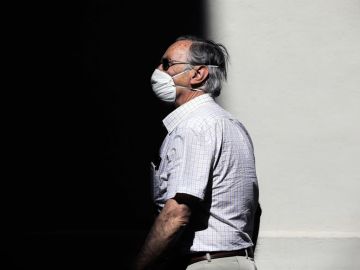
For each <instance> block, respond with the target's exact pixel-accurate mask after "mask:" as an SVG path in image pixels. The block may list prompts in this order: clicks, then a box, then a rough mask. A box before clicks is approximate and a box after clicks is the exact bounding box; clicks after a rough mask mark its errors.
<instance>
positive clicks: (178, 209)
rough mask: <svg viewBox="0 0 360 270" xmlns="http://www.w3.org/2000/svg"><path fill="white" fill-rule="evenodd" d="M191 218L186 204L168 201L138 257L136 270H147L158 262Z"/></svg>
mask: <svg viewBox="0 0 360 270" xmlns="http://www.w3.org/2000/svg"><path fill="white" fill-rule="evenodd" d="M189 217H190V209H189V207H187V206H186V205H184V204H181V205H180V204H178V203H177V202H176V201H175V200H173V199H170V200H168V201H167V202H166V204H165V206H164V208H163V210H162V211H161V212H160V214H159V216H158V217H157V218H156V219H155V222H154V224H153V226H152V228H151V230H150V232H149V234H148V236H147V237H146V240H145V243H144V245H143V247H142V248H141V250H140V252H139V254H138V256H137V260H136V262H135V270H142V269H147V267H149V266H150V265H151V264H152V263H153V262H154V261H156V259H158V258H159V256H160V255H162V254H163V253H164V251H166V250H167V248H168V247H169V246H170V245H171V244H172V243H173V241H174V239H175V238H176V236H177V234H178V233H180V231H181V228H183V227H184V226H185V225H186V224H187V223H188V221H189Z"/></svg>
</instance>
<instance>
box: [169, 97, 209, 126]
mask: <svg viewBox="0 0 360 270" xmlns="http://www.w3.org/2000/svg"><path fill="white" fill-rule="evenodd" d="M209 102H215V101H214V99H213V98H212V97H211V96H210V94H203V95H200V96H198V97H196V98H194V99H192V100H190V101H188V102H186V103H184V104H183V105H181V106H179V107H178V108H176V109H175V110H174V111H172V112H171V113H170V114H168V115H167V116H166V117H165V118H164V119H163V124H164V126H165V127H166V129H167V131H168V132H169V133H170V132H171V131H173V130H174V129H175V128H176V126H177V125H178V124H180V123H181V122H182V121H183V120H184V119H186V118H187V117H188V116H189V115H190V114H192V113H193V112H194V111H195V110H196V109H197V108H198V107H199V106H200V105H202V104H204V103H209Z"/></svg>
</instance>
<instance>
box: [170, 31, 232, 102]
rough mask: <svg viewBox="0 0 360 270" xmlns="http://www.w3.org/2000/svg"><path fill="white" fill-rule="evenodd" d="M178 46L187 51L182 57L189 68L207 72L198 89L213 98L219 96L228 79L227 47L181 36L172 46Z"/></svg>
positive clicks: (192, 37)
mask: <svg viewBox="0 0 360 270" xmlns="http://www.w3.org/2000/svg"><path fill="white" fill-rule="evenodd" d="M177 44H179V48H178V49H179V51H181V50H183V51H184V50H185V52H182V56H184V57H185V58H184V60H185V62H188V63H189V64H188V68H193V69H195V70H196V71H198V72H200V71H205V74H207V76H205V77H202V78H201V81H199V82H198V85H196V88H198V89H201V90H203V91H204V92H206V93H209V94H211V95H212V96H213V97H216V96H219V95H220V92H221V89H222V84H223V82H224V81H226V79H227V65H228V61H229V54H228V51H227V49H226V48H225V46H224V45H222V44H220V43H216V42H214V41H212V40H206V39H202V38H198V37H194V36H180V37H178V38H177V39H176V42H175V43H174V44H173V45H172V46H176V45H177ZM169 48H171V46H170V47H169ZM178 53H180V52H178Z"/></svg>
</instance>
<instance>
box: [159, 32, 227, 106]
mask: <svg viewBox="0 0 360 270" xmlns="http://www.w3.org/2000/svg"><path fill="white" fill-rule="evenodd" d="M228 58H229V56H228V52H227V50H226V48H225V47H224V46H223V45H221V44H219V43H215V42H213V41H211V40H205V39H200V38H197V37H194V36H181V37H179V38H177V39H176V40H175V42H174V43H173V44H171V45H170V46H169V47H168V49H167V50H166V52H165V53H164V55H163V57H162V59H161V63H160V65H159V66H158V70H155V72H154V73H153V76H152V85H153V89H154V91H155V93H156V94H157V95H158V97H159V98H160V99H162V100H163V101H166V102H169V103H174V102H175V104H176V105H181V104H183V103H185V102H187V101H189V100H191V99H192V98H194V97H196V96H199V95H201V94H203V93H209V94H211V95H212V96H213V97H216V96H218V95H219V94H220V91H221V88H222V83H223V82H224V81H225V80H226V78H227V71H226V68H227V63H228Z"/></svg>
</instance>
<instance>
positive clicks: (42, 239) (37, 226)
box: [3, 0, 205, 269]
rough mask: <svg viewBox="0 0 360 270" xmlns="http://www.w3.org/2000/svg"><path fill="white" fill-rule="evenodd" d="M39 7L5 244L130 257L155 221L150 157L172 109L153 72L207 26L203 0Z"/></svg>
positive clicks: (73, 257) (112, 258) (121, 265)
mask: <svg viewBox="0 0 360 270" xmlns="http://www.w3.org/2000/svg"><path fill="white" fill-rule="evenodd" d="M28 11H29V13H28V14H29V15H28V17H29V18H28V17H26V18H25V17H24V21H22V22H21V24H22V25H23V26H24V27H26V25H27V24H28V25H29V26H28V27H27V28H29V31H30V30H31V31H34V32H29V38H28V39H27V43H26V44H28V45H27V46H28V47H27V48H28V50H27V51H26V54H28V55H29V58H31V61H32V62H31V64H32V65H29V68H28V69H27V70H26V76H25V74H24V76H25V77H22V78H26V79H24V81H23V84H24V87H25V86H26V89H32V91H33V93H32V94H29V95H28V96H29V99H27V100H26V102H24V104H25V105H24V107H23V108H22V110H23V111H22V112H21V113H22V118H23V123H24V124H23V125H22V126H21V128H20V131H19V132H18V134H19V139H18V140H17V148H16V150H14V153H15V154H16V156H17V158H18V160H19V161H18V163H17V171H19V172H21V173H19V179H22V182H21V184H20V183H19V184H18V183H17V182H16V181H13V182H12V184H11V189H12V190H14V192H13V193H14V194H12V196H11V197H12V200H11V209H10V210H9V218H8V220H9V224H8V225H9V227H8V229H7V233H6V242H4V243H5V244H4V248H3V249H4V250H5V251H6V254H7V257H8V258H9V260H8V262H10V263H11V264H12V265H13V267H14V268H19V269H32V268H36V269H39V268H41V269H42V268H44V269H45V268H46V269H57V268H59V269H65V268H68V267H71V268H72V267H76V268H79V269H86V268H88V267H89V266H95V267H99V269H115V268H116V269H126V268H127V267H128V266H129V264H130V262H131V260H132V258H133V256H134V254H135V253H136V252H137V251H138V248H139V246H140V245H141V244H142V242H143V240H144V237H145V235H146V233H147V232H148V230H149V227H150V225H151V224H152V221H153V217H154V216H153V214H154V213H153V208H152V204H151V200H150V186H149V177H148V176H149V171H148V168H149V162H150V160H151V159H152V157H153V156H154V155H156V154H157V151H158V148H159V146H160V143H161V141H162V139H163V136H164V135H165V130H164V129H163V127H162V123H161V120H162V118H163V117H164V116H165V115H166V114H167V113H168V109H167V108H165V107H162V105H161V104H160V103H159V101H158V100H157V99H156V98H155V97H154V96H153V94H152V91H151V88H150V76H151V74H152V72H153V70H154V68H155V67H156V66H157V65H158V62H159V60H160V57H161V56H162V54H163V52H164V51H165V49H166V48H167V46H168V45H169V44H170V43H172V42H173V41H174V39H175V38H176V37H177V36H179V35H182V34H194V35H200V36H203V34H204V27H205V21H204V19H205V18H204V13H203V11H204V6H203V1H192V0H186V1H182V2H181V3H178V2H176V3H175V2H174V3H172V2H171V1H151V2H147V1H144V2H135V1H94V0H93V1H75V2H74V1H72V2H62V3H61V4H60V3H57V4H50V3H49V4H47V6H42V9H38V7H33V8H32V9H29V10H28ZM40 11H41V12H40ZM33 21H34V22H33ZM34 29H36V30H34ZM35 32H36V33H35ZM24 73H25V72H24Z"/></svg>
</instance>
